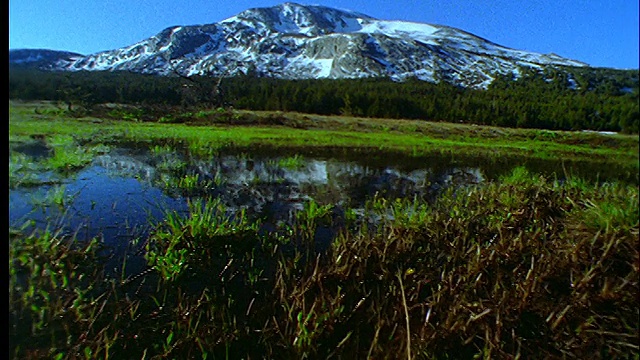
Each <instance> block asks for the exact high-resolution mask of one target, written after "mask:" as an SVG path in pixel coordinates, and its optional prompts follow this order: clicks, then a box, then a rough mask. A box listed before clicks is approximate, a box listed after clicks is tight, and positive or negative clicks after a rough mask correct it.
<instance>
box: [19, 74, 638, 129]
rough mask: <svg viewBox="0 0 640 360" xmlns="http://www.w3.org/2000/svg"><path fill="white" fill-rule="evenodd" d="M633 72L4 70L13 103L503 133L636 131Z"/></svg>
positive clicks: (634, 77)
mask: <svg viewBox="0 0 640 360" xmlns="http://www.w3.org/2000/svg"><path fill="white" fill-rule="evenodd" d="M638 94H639V92H638V71H637V70H614V69H593V68H587V69H583V68H571V69H566V68H565V69H552V68H550V69H547V70H545V71H524V72H523V73H522V76H520V77H519V78H518V79H514V78H513V77H512V76H505V77H502V78H498V79H496V80H495V81H494V82H493V83H492V84H491V86H490V87H489V88H488V89H487V90H477V89H464V88H460V87H456V86H453V85H450V84H445V83H439V84H434V83H429V82H424V81H419V80H408V81H405V82H394V81H392V80H389V79H354V80H328V79H323V80H279V79H273V78H258V77H249V76H242V77H234V78H224V79H221V80H220V79H218V78H206V77H191V78H185V77H179V76H169V77H167V76H154V75H143V74H136V73H130V72H85V71H83V72H46V71H40V70H34V69H27V68H16V67H10V70H9V98H10V99H21V100H54V101H61V102H64V103H66V104H67V105H68V106H69V107H71V106H81V107H87V108H89V107H91V106H93V105H96V104H100V103H122V104H139V105H160V104H162V105H168V106H180V107H189V108H193V107H198V108H202V107H220V106H233V107H234V108H237V109H250V110H282V111H297V112H303V113H315V114H326V115H330V114H343V115H352V116H364V117H382V118H406V119H424V120H430V121H447V122H463V123H473V124H484V125H496V126H506V127H523V128H524V127H526V128H542V129H555V130H600V131H621V132H625V133H638V128H639V123H640V112H639V102H638Z"/></svg>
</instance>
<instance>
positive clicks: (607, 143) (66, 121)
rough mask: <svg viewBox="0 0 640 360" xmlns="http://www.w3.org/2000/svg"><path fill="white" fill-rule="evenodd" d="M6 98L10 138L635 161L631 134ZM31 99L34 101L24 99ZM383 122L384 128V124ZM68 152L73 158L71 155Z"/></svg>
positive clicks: (204, 148) (210, 150) (208, 149)
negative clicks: (160, 117) (230, 117)
mask: <svg viewBox="0 0 640 360" xmlns="http://www.w3.org/2000/svg"><path fill="white" fill-rule="evenodd" d="M9 105H10V106H9V109H10V127H9V130H10V131H9V135H10V137H14V138H17V137H25V136H29V135H33V134H46V136H48V137H52V136H58V137H68V136H72V135H73V136H75V137H76V140H77V141H80V142H89V143H94V144H96V143H98V142H104V143H111V142H117V141H133V142H155V143H169V144H171V143H173V144H180V143H186V144H187V145H188V147H189V149H190V151H191V152H192V153H194V154H201V155H202V156H210V155H211V154H215V153H216V152H217V151H218V150H220V149H224V148H230V147H231V148H246V147H252V146H267V147H274V148H294V149H295V148H305V149H309V148H325V147H338V148H353V149H372V150H384V151H389V152H398V153H405V154H411V155H413V156H427V155H433V154H444V155H456V156H462V155H474V156H486V157H502V156H523V157H529V158H535V159H558V158H566V159H572V160H575V161H600V162H607V163H612V164H618V165H621V166H624V167H630V168H633V169H637V168H638V156H639V155H638V137H637V136H625V135H613V136H611V135H600V134H594V133H575V132H561V131H548V130H528V129H504V128H495V127H486V126H469V125H461V124H445V123H431V122H424V121H415V120H384V119H361V118H351V117H335V116H334V117H320V116H306V115H301V114H279V116H281V117H284V118H285V119H292V120H290V121H294V120H295V124H296V127H288V126H284V125H262V124H260V121H259V119H260V118H261V117H262V116H264V117H266V116H273V115H272V114H269V113H260V112H256V113H255V115H253V117H255V118H256V120H253V121H254V124H251V123H248V124H243V125H225V124H220V123H215V124H212V125H198V126H195V125H188V124H160V123H139V122H130V121H111V120H104V121H101V122H100V123H99V124H96V123H94V121H93V120H94V119H93V118H80V119H76V118H69V117H65V116H61V115H57V114H56V115H42V114H40V115H38V116H36V115H35V114H31V113H29V111H28V109H29V105H24V104H19V105H16V104H15V103H14V102H10V104H9ZM33 106H35V105H31V107H33ZM241 113H246V112H241ZM284 123H285V124H286V123H287V122H286V121H285V122H284ZM300 123H302V124H306V127H304V128H300V126H299V124H300ZM383 127H384V129H383V130H380V129H382V128H383ZM387 128H389V129H390V130H386V129H387ZM552 134H553V135H552ZM74 154H75V155H74ZM64 156H65V157H67V156H68V157H69V158H70V160H69V163H71V164H72V165H73V164H74V163H76V162H80V163H82V160H83V158H82V154H76V152H74V150H73V149H70V151H69V152H68V155H64ZM73 156H77V157H80V159H78V160H75V158H73ZM64 162H65V161H62V163H64Z"/></svg>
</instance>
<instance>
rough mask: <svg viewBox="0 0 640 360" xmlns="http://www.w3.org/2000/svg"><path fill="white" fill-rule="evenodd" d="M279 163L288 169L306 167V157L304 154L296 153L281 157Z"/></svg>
mask: <svg viewBox="0 0 640 360" xmlns="http://www.w3.org/2000/svg"><path fill="white" fill-rule="evenodd" d="M277 165H278V166H279V167H282V168H284V169H288V170H299V169H301V168H303V167H304V165H305V159H304V157H303V156H302V155H299V154H295V155H293V156H288V157H284V158H280V159H279V160H278V162H277Z"/></svg>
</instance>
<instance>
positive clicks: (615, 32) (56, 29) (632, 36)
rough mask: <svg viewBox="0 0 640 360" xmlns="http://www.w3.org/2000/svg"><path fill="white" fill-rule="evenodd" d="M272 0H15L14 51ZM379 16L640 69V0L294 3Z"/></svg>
mask: <svg viewBox="0 0 640 360" xmlns="http://www.w3.org/2000/svg"><path fill="white" fill-rule="evenodd" d="M282 2H285V1H284V0H282V1H266V0H254V1H246V0H232V1H228V0H225V1H222V0H208V1H205V0H101V1H94V0H10V1H9V49H19V48H46V49H53V50H67V51H74V52H78V53H81V54H91V53H95V52H99V51H103V50H111V49H116V48H120V47H124V46H128V45H131V44H133V43H135V42H138V41H140V40H143V39H146V38H148V37H151V36H153V35H155V34H157V33H158V32H160V31H161V30H163V29H164V28H167V27H169V26H173V25H197V24H209V23H215V22H218V21H220V20H223V19H226V18H228V17H231V16H233V15H236V14H237V13H239V12H241V11H243V10H246V9H248V8H252V7H265V6H273V5H277V4H279V3H282ZM294 2H297V3H299V4H317V5H324V6H329V7H335V8H341V9H349V10H354V11H358V12H361V13H364V14H367V15H370V16H373V17H376V18H379V19H386V20H406V21H415V22H425V23H431V24H440V25H448V26H453V27H456V28H459V29H462V30H465V31H468V32H470V33H473V34H475V35H478V36H481V37H483V38H485V39H488V40H491V41H493V42H495V43H498V44H500V45H504V46H507V47H511V48H515V49H519V50H528V51H534V52H539V53H550V52H554V53H556V54H558V55H560V56H564V57H568V58H571V59H575V60H580V61H583V62H586V63H588V64H590V65H592V66H597V67H613V68H626V69H628V68H632V69H637V68H638V67H639V66H638V58H639V50H638V42H639V38H638V27H639V25H638V17H639V15H638V1H637V0H510V1H506V0H466V1H463V0H458V1H453V0H396V1H382V0H355V1H350V2H344V1H334V0H315V1H305V0H300V1H294Z"/></svg>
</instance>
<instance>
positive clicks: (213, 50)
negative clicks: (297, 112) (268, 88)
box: [10, 3, 587, 87]
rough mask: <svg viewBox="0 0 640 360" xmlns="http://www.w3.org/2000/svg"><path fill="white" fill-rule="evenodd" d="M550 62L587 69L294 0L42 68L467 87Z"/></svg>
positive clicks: (464, 35) (446, 30)
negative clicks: (362, 79)
mask: <svg viewBox="0 0 640 360" xmlns="http://www.w3.org/2000/svg"><path fill="white" fill-rule="evenodd" d="M10 61H11V58H10ZM547 65H552V66H578V67H583V66H587V64H585V63H582V62H580V61H576V60H571V59H566V58H563V57H560V56H558V55H555V54H538V53H533V52H527V51H520V50H515V49H510V48H507V47H504V46H501V45H498V44H495V43H493V42H491V41H488V40H485V39H483V38H480V37H478V36H475V35H473V34H470V33H468V32H465V31H462V30H459V29H456V28H452V27H447V26H441V25H431V24H424V23H414V22H407V21H389V20H379V19H375V18H372V17H370V16H367V15H364V14H360V13H357V12H353V11H346V10H338V9H333V8H328V7H324V6H303V5H299V4H295V3H284V4H281V5H277V6H274V7H268V8H253V9H249V10H246V11H243V12H241V13H240V14H238V15H236V16H233V17H231V18H228V19H225V20H223V21H220V22H218V23H213V24H207V25H193V26H175V27H170V28H167V29H165V30H163V31H161V32H160V33H159V34H157V35H155V36H152V37H150V38H148V39H146V40H143V41H140V42H138V43H136V44H133V45H130V46H126V47H123V48H120V49H115V50H110V51H103V52H99V53H96V54H91V55H88V56H77V57H71V56H64V57H63V58H61V59H56V60H55V61H52V62H50V63H48V64H44V65H43V64H40V66H44V67H48V68H54V69H59V70H70V71H77V70H90V71H98V70H109V71H113V70H128V71H133V72H140V73H153V74H161V75H171V74H176V73H179V74H181V75H185V76H191V75H207V76H233V75H238V74H252V75H256V76H267V77H275V78H285V79H307V78H359V77H390V78H393V79H397V80H402V79H406V78H410V77H416V78H418V79H421V80H426V81H432V82H439V81H446V82H450V83H454V84H457V85H460V86H465V87H486V86H487V85H488V84H490V83H491V81H492V80H493V79H494V77H495V76H497V75H504V74H509V73H513V74H514V75H515V76H518V74H519V72H520V69H521V68H522V67H543V66H547Z"/></svg>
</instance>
